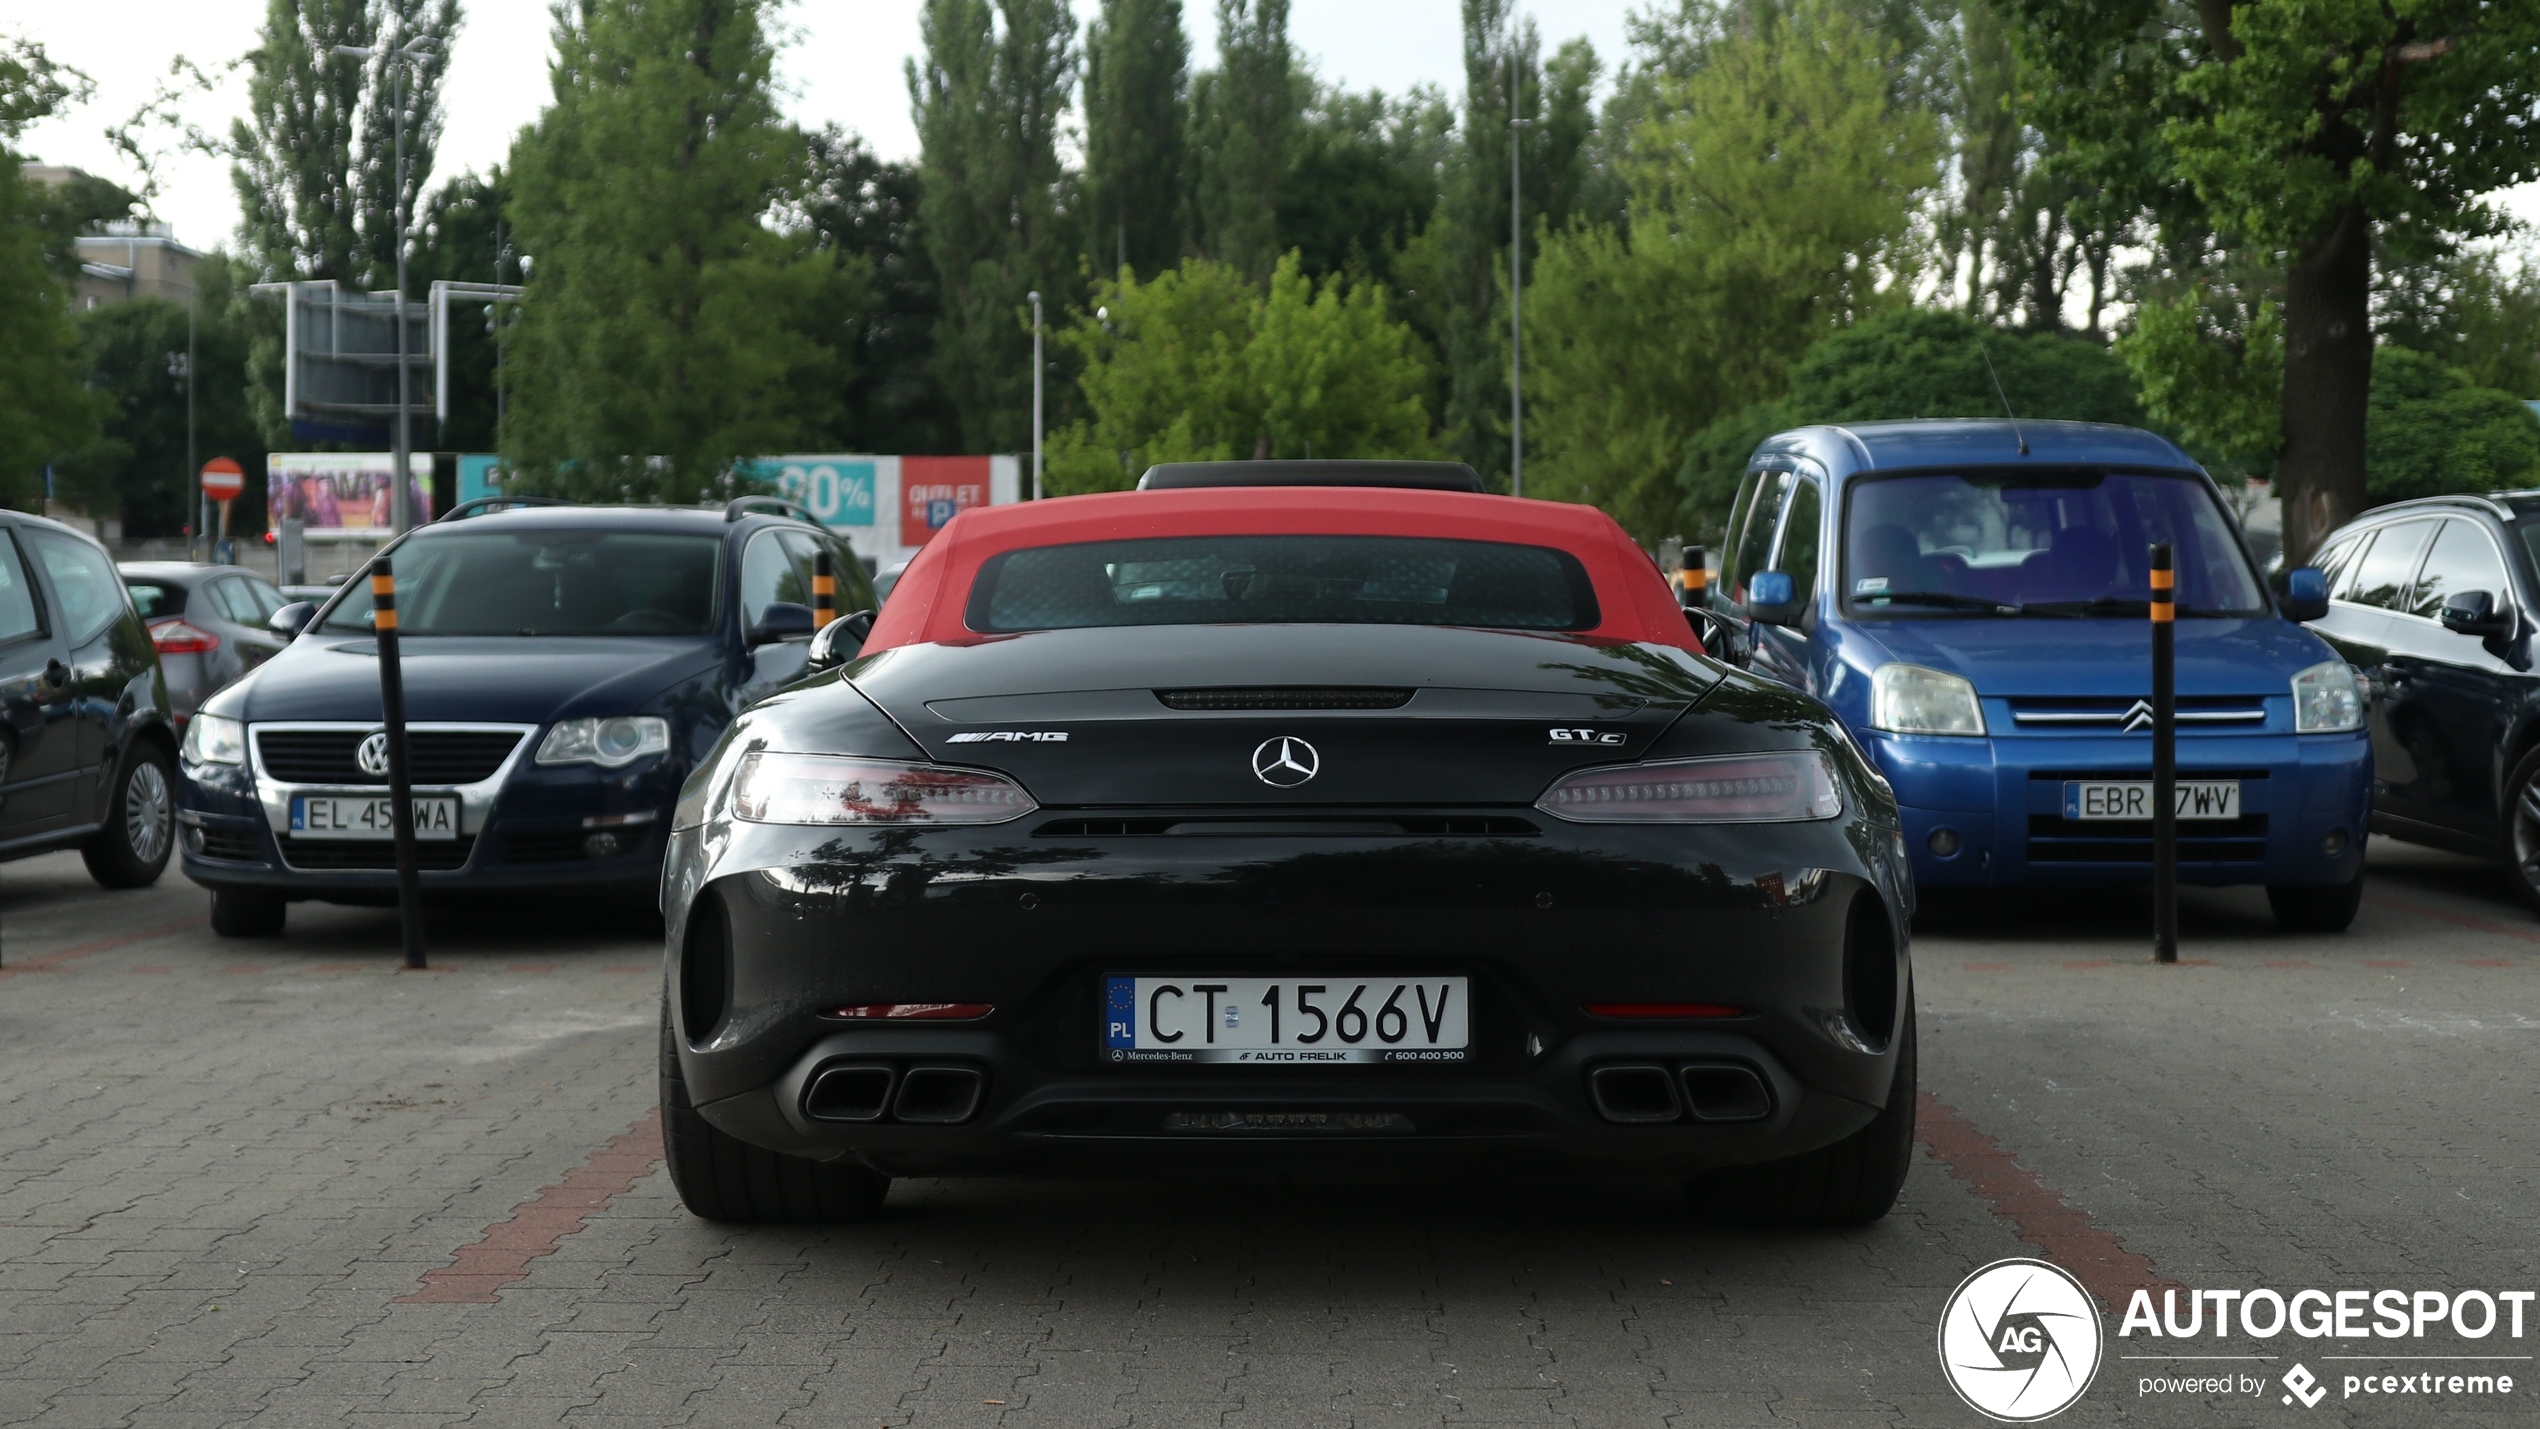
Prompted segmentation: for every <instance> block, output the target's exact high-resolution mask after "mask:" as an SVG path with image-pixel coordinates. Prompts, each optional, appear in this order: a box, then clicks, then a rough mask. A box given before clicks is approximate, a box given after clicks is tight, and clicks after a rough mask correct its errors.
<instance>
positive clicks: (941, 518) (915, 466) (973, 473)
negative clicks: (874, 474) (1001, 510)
mask: <svg viewBox="0 0 2540 1429" xmlns="http://www.w3.org/2000/svg"><path fill="white" fill-rule="evenodd" d="M988 461H989V458H987V457H983V456H904V457H901V458H900V544H901V545H903V546H923V545H925V544H926V543H927V542H928V541H930V540H932V539H934V536H935V533H936V532H938V531H940V530H942V529H944V523H946V522H948V521H950V520H952V519H953V518H954V517H955V516H958V515H960V514H961V513H962V512H964V511H967V510H969V509H970V508H971V507H973V506H985V505H987V504H988ZM1009 499H1011V498H1009Z"/></svg>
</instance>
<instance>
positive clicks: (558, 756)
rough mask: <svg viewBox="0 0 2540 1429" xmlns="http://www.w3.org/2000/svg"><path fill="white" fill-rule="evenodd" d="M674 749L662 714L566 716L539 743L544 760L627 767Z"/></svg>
mask: <svg viewBox="0 0 2540 1429" xmlns="http://www.w3.org/2000/svg"><path fill="white" fill-rule="evenodd" d="M669 751H670V721H668V720H666V719H663V718H662V717H661V716H659V715H617V716H614V717H612V718H609V719H565V720H558V721H556V727H555V728H554V729H551V730H548V731H547V738H546V739H545V740H544V741H543V742H542V743H540V744H539V746H538V762H539V763H541V764H597V765H599V766H600V767H601V768H603V769H623V768H625V767H626V766H627V765H629V764H632V763H634V762H635V761H636V760H638V759H642V758H643V757H645V756H646V755H649V754H666V753H668V752H669Z"/></svg>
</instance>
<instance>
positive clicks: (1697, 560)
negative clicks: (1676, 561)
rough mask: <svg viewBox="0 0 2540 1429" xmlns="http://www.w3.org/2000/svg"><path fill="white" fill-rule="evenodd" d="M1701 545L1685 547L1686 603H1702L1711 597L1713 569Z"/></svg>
mask: <svg viewBox="0 0 2540 1429" xmlns="http://www.w3.org/2000/svg"><path fill="white" fill-rule="evenodd" d="M1705 561H1706V558H1705V557H1704V556H1703V554H1702V548H1701V547H1700V546H1687V547H1685V563H1684V571H1683V575H1684V593H1685V598H1684V603H1685V604H1686V605H1702V604H1705V603H1706V602H1708V601H1709V600H1710V598H1711V569H1710V567H1709V566H1708V565H1707V564H1706V563H1705Z"/></svg>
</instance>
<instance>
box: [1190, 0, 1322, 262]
mask: <svg viewBox="0 0 2540 1429" xmlns="http://www.w3.org/2000/svg"><path fill="white" fill-rule="evenodd" d="M1308 92H1309V88H1308V83H1307V80H1306V78H1305V76H1304V75H1302V74H1300V73H1299V72H1298V71H1297V65H1296V54H1295V51H1294V50H1292V49H1290V48H1289V45H1288V0H1217V68H1216V69H1214V70H1212V71H1210V72H1208V73H1206V74H1203V75H1201V76H1200V77H1199V80H1198V82H1197V83H1196V84H1194V85H1193V86H1192V88H1191V126H1192V142H1191V155H1192V158H1193V160H1194V164H1193V167H1194V170H1195V173H1194V179H1195V181H1196V183H1197V186H1198V191H1197V194H1196V196H1195V201H1194V216H1195V218H1196V219H1197V222H1196V224H1195V225H1194V227H1195V228H1196V230H1197V233H1196V236H1197V238H1198V240H1199V252H1200V253H1201V255H1202V256H1205V257H1209V258H1214V259H1216V260H1217V261H1219V262H1221V263H1227V264H1231V265H1233V266H1234V267H1235V268H1237V269H1239V270H1241V271H1242V272H1243V273H1245V274H1246V275H1247V276H1249V277H1251V278H1253V279H1254V280H1255V281H1259V280H1261V279H1265V278H1267V277H1269V276H1270V270H1271V269H1272V268H1273V267H1274V266H1276V265H1277V263H1278V261H1279V238H1280V235H1279V188H1280V181H1281V180H1282V179H1283V178H1285V177H1286V175H1287V169H1288V161H1289V156H1290V153H1291V151H1292V150H1293V149H1294V147H1295V143H1296V133H1297V128H1298V124H1299V121H1300V119H1301V116H1302V115H1303V113H1304V110H1305V101H1306V96H1307V94H1308Z"/></svg>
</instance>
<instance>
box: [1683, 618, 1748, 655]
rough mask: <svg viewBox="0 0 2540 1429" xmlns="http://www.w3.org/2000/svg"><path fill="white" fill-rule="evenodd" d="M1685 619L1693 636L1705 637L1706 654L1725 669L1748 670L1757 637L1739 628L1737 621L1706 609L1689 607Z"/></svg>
mask: <svg viewBox="0 0 2540 1429" xmlns="http://www.w3.org/2000/svg"><path fill="white" fill-rule="evenodd" d="M1685 619H1686V621H1688V622H1689V623H1691V624H1692V626H1693V633H1694V634H1696V635H1698V636H1700V637H1702V649H1703V653H1705V654H1707V655H1709V656H1710V657H1711V658H1712V659H1714V660H1717V661H1719V662H1720V663H1721V664H1724V665H1735V666H1737V667H1738V668H1739V669H1741V670H1743V669H1745V668H1746V666H1747V663H1748V662H1749V661H1750V660H1752V659H1753V658H1754V655H1755V634H1754V632H1753V631H1751V630H1748V629H1747V628H1745V627H1744V626H1742V625H1740V624H1739V623H1738V621H1737V619H1736V617H1734V616H1732V615H1730V614H1729V613H1728V612H1727V611H1724V610H1713V609H1712V608H1711V607H1709V606H1707V605H1688V606H1686V607H1685Z"/></svg>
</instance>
